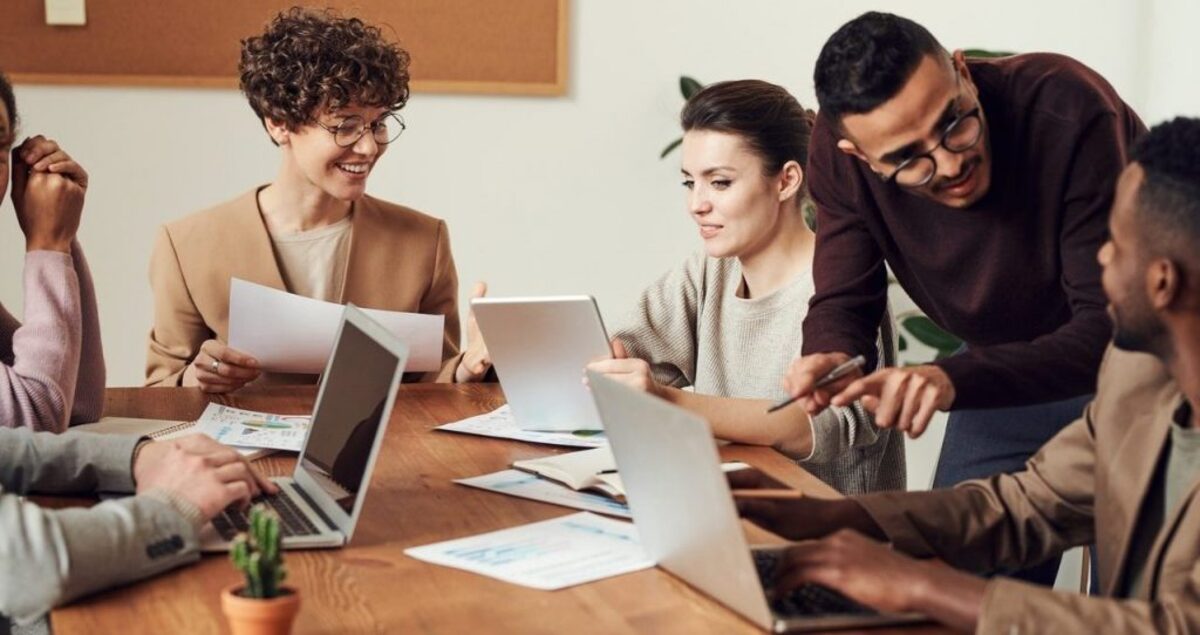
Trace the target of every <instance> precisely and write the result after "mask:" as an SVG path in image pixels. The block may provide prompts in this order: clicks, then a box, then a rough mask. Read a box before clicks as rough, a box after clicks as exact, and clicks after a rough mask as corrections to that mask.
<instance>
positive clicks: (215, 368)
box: [209, 359, 221, 375]
mask: <svg viewBox="0 0 1200 635" xmlns="http://www.w3.org/2000/svg"><path fill="white" fill-rule="evenodd" d="M209 368H210V369H211V370H212V372H213V374H214V375H220V374H221V360H218V359H213V360H212V364H210V365H209Z"/></svg>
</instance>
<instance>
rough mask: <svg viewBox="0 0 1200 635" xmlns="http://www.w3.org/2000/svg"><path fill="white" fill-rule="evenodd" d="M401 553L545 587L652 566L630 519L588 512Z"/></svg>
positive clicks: (553, 587) (550, 587)
mask: <svg viewBox="0 0 1200 635" xmlns="http://www.w3.org/2000/svg"><path fill="white" fill-rule="evenodd" d="M404 553H406V554H408V555H409V556H412V557H413V558H416V559H418V560H424V561H425V562H432V563H433V564H440V565H444V566H447V567H454V568H456V569H463V570H466V571H470V572H472V573H478V574H480V575H486V576H489V577H493V578H496V579H499V580H503V581H505V582H511V583H513V584H520V585H522V586H527V587H533V588H535V589H542V590H546V591H552V590H555V589H562V588H566V587H569V586H574V585H576V584H582V583H584V582H592V581H594V580H600V579H603V578H608V577H612V576H615V575H621V574H623V573H630V572H632V571H638V570H641V569H647V568H650V567H652V566H654V562H653V561H652V560H650V558H648V557H647V556H646V554H645V552H643V551H642V547H641V545H640V544H639V543H638V536H637V530H636V529H635V528H634V526H633V524H632V523H627V522H623V521H619V520H614V519H612V518H604V517H603V516H597V515H595V514H589V513H588V512H580V513H578V514H572V515H570V516H562V517H560V518H555V519H553V520H545V521H542V522H538V523H531V524H528V525H521V526H519V527H513V528H512V529H504V530H501V531H494V532H491V533H487V534H480V535H478V536H471V537H469V538H461V539H459V540H450V541H447V542H439V543H436V544H432V545H425V546H423V547H412V548H409V549H405V550H404Z"/></svg>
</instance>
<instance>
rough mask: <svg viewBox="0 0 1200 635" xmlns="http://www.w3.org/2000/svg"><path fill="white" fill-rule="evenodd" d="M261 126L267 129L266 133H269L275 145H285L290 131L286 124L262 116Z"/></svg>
mask: <svg viewBox="0 0 1200 635" xmlns="http://www.w3.org/2000/svg"><path fill="white" fill-rule="evenodd" d="M263 127H264V128H266V129H267V134H269V135H271V141H274V142H275V145H277V146H282V145H287V143H288V138H289V135H290V134H291V133H290V131H288V129H287V126H286V125H284V124H283V123H280V122H278V121H275V120H274V119H271V118H270V117H263Z"/></svg>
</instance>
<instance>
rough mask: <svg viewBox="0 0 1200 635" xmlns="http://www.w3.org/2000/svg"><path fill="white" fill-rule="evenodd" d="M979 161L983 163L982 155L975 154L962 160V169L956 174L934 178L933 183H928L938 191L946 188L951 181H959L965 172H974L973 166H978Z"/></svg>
mask: <svg viewBox="0 0 1200 635" xmlns="http://www.w3.org/2000/svg"><path fill="white" fill-rule="evenodd" d="M980 163H983V157H981V156H975V157H974V158H972V159H970V160H968V161H965V162H963V165H962V169H961V170H959V172H958V174H955V175H954V176H948V177H942V178H939V179H934V181H933V183H931V184H930V185H931V187H932V188H933V190H934V191H935V192H940V191H942V190H944V189H946V187H948V186H949V185H950V184H951V183H957V182H958V181H961V180H962V178H963V177H964V176H966V175H967V174H969V173H971V172H974V171H975V168H978V167H979V164H980Z"/></svg>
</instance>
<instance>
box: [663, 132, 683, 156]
mask: <svg viewBox="0 0 1200 635" xmlns="http://www.w3.org/2000/svg"><path fill="white" fill-rule="evenodd" d="M681 143H683V137H680V138H678V139H676V140H674V141H672V142H671V143H668V144H667V147H665V148H663V151H662V154H659V155H658V158H660V159H665V158H667V155H668V154H671V153H672V152H674V151H675V148H678V147H679V144H681Z"/></svg>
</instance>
